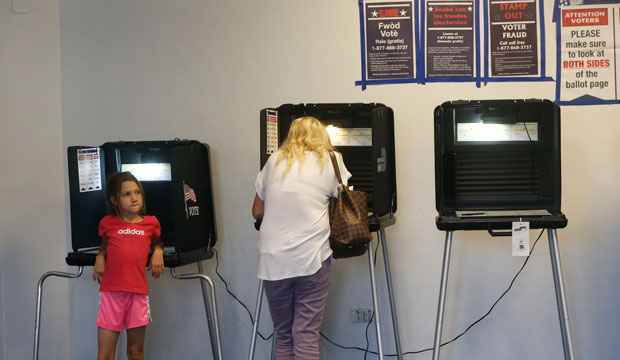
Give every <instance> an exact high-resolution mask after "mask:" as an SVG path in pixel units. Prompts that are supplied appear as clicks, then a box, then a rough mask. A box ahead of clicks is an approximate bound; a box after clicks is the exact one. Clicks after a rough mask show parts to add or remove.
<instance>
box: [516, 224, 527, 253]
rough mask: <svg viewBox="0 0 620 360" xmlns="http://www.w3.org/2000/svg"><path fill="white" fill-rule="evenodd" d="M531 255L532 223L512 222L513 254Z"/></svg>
mask: <svg viewBox="0 0 620 360" xmlns="http://www.w3.org/2000/svg"><path fill="white" fill-rule="evenodd" d="M529 255H530V223H529V222H520V221H515V222H513V223H512V256H529Z"/></svg>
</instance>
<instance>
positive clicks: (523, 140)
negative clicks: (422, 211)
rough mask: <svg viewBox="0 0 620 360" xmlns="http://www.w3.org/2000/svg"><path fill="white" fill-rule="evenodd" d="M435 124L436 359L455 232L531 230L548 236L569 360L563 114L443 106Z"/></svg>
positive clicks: (539, 103) (534, 108) (496, 105)
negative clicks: (440, 243) (561, 238)
mask: <svg viewBox="0 0 620 360" xmlns="http://www.w3.org/2000/svg"><path fill="white" fill-rule="evenodd" d="M434 118H435V124H434V125H435V197H436V198H435V200H436V208H437V211H438V213H439V214H438V216H437V218H436V225H437V228H438V229H439V230H442V231H445V232H446V238H445V248H444V255H443V266H442V273H441V284H440V290H439V304H438V308H437V323H436V327H435V338H434V345H433V357H432V358H433V360H438V359H439V350H440V346H441V330H442V324H443V316H444V305H445V301H446V287H447V282H448V270H449V262H450V249H451V246H452V235H453V232H454V231H457V230H485V231H488V232H489V234H491V235H492V236H511V235H512V236H515V235H513V234H517V233H518V232H519V231H526V232H529V229H546V230H547V234H548V238H549V250H550V254H551V268H552V271H553V279H554V284H555V293H556V300H557V307H558V314H559V319H560V329H561V332H562V342H563V346H564V357H565V359H567V360H572V359H573V349H572V342H571V335H570V327H569V320H568V310H567V306H566V298H565V292H564V283H563V279H562V269H561V264H560V251H559V248H558V239H557V233H556V229H558V228H564V227H566V225H567V222H568V221H567V219H566V217H565V216H564V214H563V213H562V212H561V209H560V199H561V169H560V108H559V107H558V106H557V105H556V104H554V103H552V102H550V101H548V100H483V101H454V102H446V103H443V104H442V105H440V106H438V107H437V108H436V109H435V112H434ZM515 225H517V226H515ZM502 230H504V231H502ZM506 230H511V231H506ZM528 239H529V237H528ZM528 248H529V247H528ZM526 254H527V253H526ZM527 255H529V254H527Z"/></svg>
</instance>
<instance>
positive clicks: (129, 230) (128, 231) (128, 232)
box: [118, 228, 144, 235]
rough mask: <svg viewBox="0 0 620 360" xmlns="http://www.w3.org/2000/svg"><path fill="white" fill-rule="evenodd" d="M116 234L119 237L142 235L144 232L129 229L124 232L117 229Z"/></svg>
mask: <svg viewBox="0 0 620 360" xmlns="http://www.w3.org/2000/svg"><path fill="white" fill-rule="evenodd" d="M118 234H119V235H123V234H132V235H144V230H136V229H130V228H127V229H125V230H122V229H119V230H118Z"/></svg>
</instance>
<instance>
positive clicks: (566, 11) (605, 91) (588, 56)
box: [554, 0, 620, 105]
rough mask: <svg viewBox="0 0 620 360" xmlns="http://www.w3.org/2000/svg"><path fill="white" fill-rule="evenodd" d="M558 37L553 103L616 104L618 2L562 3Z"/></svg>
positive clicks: (556, 18)
mask: <svg viewBox="0 0 620 360" xmlns="http://www.w3.org/2000/svg"><path fill="white" fill-rule="evenodd" d="M558 5H559V7H558V8H556V11H555V14H554V21H555V22H556V28H557V33H558V44H557V48H558V63H557V68H558V75H557V78H558V81H557V84H556V101H557V102H558V103H559V104H562V105H594V104H615V103H620V101H619V98H618V87H619V83H618V71H619V70H620V69H619V66H618V61H617V48H618V41H620V32H619V28H620V22H619V10H620V0H616V1H600V0H599V1H597V0H562V1H559V2H558Z"/></svg>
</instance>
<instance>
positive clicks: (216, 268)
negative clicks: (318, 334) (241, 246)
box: [213, 248, 273, 341]
mask: <svg viewBox="0 0 620 360" xmlns="http://www.w3.org/2000/svg"><path fill="white" fill-rule="evenodd" d="M213 251H214V252H215V273H216V274H217V276H218V277H219V278H220V280H222V282H223V283H224V286H225V287H226V292H227V293H229V294H230V296H232V297H233V299H235V300H237V302H238V303H239V304H241V306H243V308H244V309H245V311H247V312H248V315H249V316H250V321H251V322H252V324H254V317H253V316H252V312H251V311H250V309H248V307H247V306H246V305H245V304H244V303H243V301H241V300H239V298H237V297H236V296H235V294H233V293H232V292H231V291H230V289H228V283H227V282H226V280H224V278H223V277H222V275H221V274H220V272H219V271H218V267H219V265H220V260H219V258H218V255H217V249H216V248H213ZM261 296H262V294H261ZM257 332H258V336H260V337H261V339H263V340H265V341H267V340H269V339H271V337H272V336H273V333H271V335H269V336H267V337H265V336H263V334H261V333H260V331H257Z"/></svg>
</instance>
